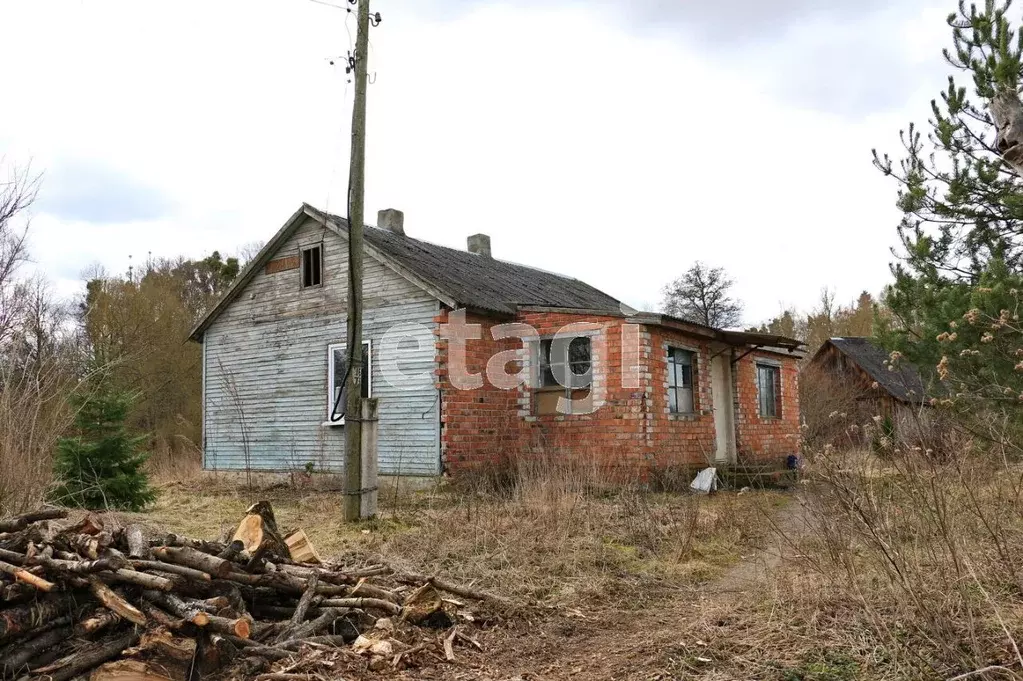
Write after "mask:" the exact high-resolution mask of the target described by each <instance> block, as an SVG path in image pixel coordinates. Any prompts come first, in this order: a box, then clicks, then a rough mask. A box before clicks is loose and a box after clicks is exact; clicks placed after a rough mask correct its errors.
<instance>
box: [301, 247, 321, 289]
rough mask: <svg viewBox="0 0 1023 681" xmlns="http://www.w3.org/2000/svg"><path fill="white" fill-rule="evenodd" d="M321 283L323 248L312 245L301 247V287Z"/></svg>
mask: <svg viewBox="0 0 1023 681" xmlns="http://www.w3.org/2000/svg"><path fill="white" fill-rule="evenodd" d="M322 283H323V248H322V247H321V246H313V247H311V248H304V249H302V288H309V287H310V286H319V285H320V284H322Z"/></svg>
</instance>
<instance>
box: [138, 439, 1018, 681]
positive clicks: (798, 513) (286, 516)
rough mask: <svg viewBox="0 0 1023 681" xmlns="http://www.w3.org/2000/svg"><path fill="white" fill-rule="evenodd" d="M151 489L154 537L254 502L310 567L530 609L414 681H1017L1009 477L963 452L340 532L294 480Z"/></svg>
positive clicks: (842, 460) (519, 502)
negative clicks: (392, 575)
mask: <svg viewBox="0 0 1023 681" xmlns="http://www.w3.org/2000/svg"><path fill="white" fill-rule="evenodd" d="M159 492H160V494H159V499H158V501H157V503H156V505H155V506H154V507H153V508H152V509H151V510H150V511H149V512H147V513H144V514H139V515H138V518H139V519H141V520H142V521H143V522H146V523H149V524H151V525H153V526H158V527H160V528H162V529H164V530H172V531H179V532H183V533H186V534H189V535H192V536H196V537H210V538H213V537H217V536H219V535H220V534H221V533H222V531H223V530H224V529H225V528H228V529H229V528H232V527H233V526H234V525H235V524H236V523H237V521H238V519H239V518H240V517H241V516H242V514H243V513H244V510H245V508H246V507H247V506H248V505H249V504H250V503H252V502H253V501H256V500H259V499H266V500H268V501H270V502H272V504H273V505H274V508H275V510H276V512H277V516H278V522H279V524H280V525H281V526H282V527H283V528H294V527H302V528H304V529H305V530H306V532H307V533H308V534H309V536H310V537H311V539H312V541H313V542H314V543H315V545H316V546H317V547H318V549H319V551H320V552H321V554H323V555H325V556H339V557H343V558H344V559H345V560H350V561H361V560H384V561H387V562H389V563H392V564H394V565H395V566H396V567H402V568H411V569H414V570H416V571H423V572H435V573H439V574H443V575H444V576H446V577H448V578H450V579H452V580H454V581H459V582H463V583H471V584H474V585H477V586H479V587H482V588H485V589H488V590H491V591H494V592H496V593H499V594H501V595H503V596H506V597H508V598H510V599H512V600H513V601H515V602H517V603H520V604H523V605H527V606H529V607H528V608H526V611H525V612H524V613H523V614H521V616H520V617H518V618H511V619H501V620H499V621H494V622H491V623H490V624H488V625H487V626H485V627H483V628H481V629H480V630H479V631H478V632H476V633H477V634H478V635H479V639H480V641H481V642H482V643H483V644H484V647H485V651H486V652H485V653H480V654H479V655H478V656H477V657H476V658H471V659H470V660H468V661H461V660H460V662H459V664H458V665H451V666H440V667H439V668H438V669H436V670H433V671H431V672H430V674H432V675H427V676H421V677H417V678H438V679H440V678H443V679H448V678H451V679H455V678H457V679H460V680H461V681H470V680H472V681H474V680H476V679H480V680H482V679H488V680H492V679H503V678H509V677H513V676H514V675H515V674H509V673H507V672H508V671H509V670H512V671H514V672H515V673H516V674H519V675H521V676H522V678H523V679H532V678H536V679H546V678H555V679H557V678H587V679H631V678H637V679H670V678H694V679H701V680H703V681H717V680H718V679H722V680H723V679H738V678H757V679H767V680H770V681H853V680H854V679H904V678H910V679H932V678H945V679H951V678H956V677H957V676H960V675H964V674H966V675H968V676H962V678H963V679H966V678H984V679H1023V655H1021V654H1020V653H1019V650H1018V646H1017V644H1016V640H1017V638H1018V637H1019V633H1020V632H1021V631H1023V598H1021V595H1020V594H1023V570H1021V569H1020V568H1019V567H1018V565H1019V560H1018V557H1019V556H1020V555H1023V504H1021V503H1020V500H1021V499H1023V468H1021V467H1020V466H1019V465H1018V464H1015V463H1011V462H1006V461H1002V460H998V459H993V458H984V457H981V456H979V455H978V454H976V453H974V452H964V456H962V457H961V458H951V459H937V458H934V457H931V456H929V455H927V454H926V453H924V452H902V453H900V455H899V456H896V457H887V458H879V457H877V456H875V455H873V454H870V453H868V452H852V453H835V452H831V453H828V454H827V455H821V456H818V457H816V459H815V460H814V461H811V462H810V463H809V464H808V467H807V469H806V471H805V479H804V482H803V484H801V485H800V486H799V491H798V493H796V494H792V493H783V492H769V491H754V492H748V493H745V494H740V493H735V492H722V493H718V494H714V495H711V496H709V497H697V496H692V495H689V494H687V493H682V494H671V493H655V492H650V491H644V490H642V489H640V488H639V487H638V486H633V485H624V486H623V485H620V484H612V482H611V481H609V480H605V479H601V477H600V475H599V473H597V472H595V471H592V470H586V469H578V468H571V467H565V468H561V467H557V466H554V467H548V468H542V469H537V470H530V471H525V472H521V471H520V474H519V475H518V476H516V477H515V478H514V480H512V481H510V482H506V483H505V484H504V485H503V486H498V487H496V488H495V487H494V486H486V485H482V484H477V485H472V484H462V485H460V486H459V487H454V486H452V485H450V484H448V483H443V484H438V485H434V486H430V487H428V488H426V489H419V490H413V489H397V490H396V489H393V488H391V487H385V488H384V489H382V490H381V496H380V502H381V512H380V515H379V517H378V518H377V519H376V520H373V521H370V522H365V523H360V524H357V525H345V524H344V523H342V522H340V520H339V519H340V517H341V512H340V499H341V495H340V494H339V493H338V492H337V491H330V490H317V489H312V488H310V486H309V485H308V484H307V483H303V481H301V480H298V481H297V484H276V485H269V486H267V485H263V486H257V487H255V488H253V489H246V488H245V487H244V486H239V484H238V480H237V479H230V480H225V479H215V478H195V479H192V480H190V481H188V482H174V483H166V484H162V485H160V487H159ZM988 667H995V668H996V669H993V670H991V669H989V670H988V671H986V672H984V673H982V674H974V675H972V676H971V675H970V674H971V673H972V672H974V671H976V670H980V669H986V668H988Z"/></svg>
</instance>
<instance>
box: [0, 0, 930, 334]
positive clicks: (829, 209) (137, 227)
mask: <svg viewBox="0 0 1023 681" xmlns="http://www.w3.org/2000/svg"><path fill="white" fill-rule="evenodd" d="M43 4H44V3H32V2H28V1H27V0H22V1H16V0H7V1H6V2H4V3H2V4H0V23H3V24H4V25H6V26H18V27H19V29H18V31H16V32H14V33H12V34H11V35H10V36H9V39H6V40H5V41H4V42H3V43H0V59H2V60H3V62H4V63H8V64H10V63H15V62H16V63H18V64H19V65H20V68H18V69H15V70H13V71H11V73H10V74H8V75H7V76H5V78H6V79H7V80H8V91H10V92H17V93H18V97H17V100H16V101H15V102H13V104H5V105H4V106H2V107H0V131H6V135H7V137H6V138H5V137H3V136H2V135H3V134H4V133H2V132H0V149H4V148H5V147H6V149H7V155H8V159H9V160H11V159H17V160H24V159H27V158H30V157H31V158H33V159H34V166H35V167H36V168H37V169H42V170H45V169H46V168H51V167H55V166H57V165H59V163H60V162H61V161H62V160H63V159H69V158H73V159H76V162H79V161H80V162H81V164H84V165H85V166H86V167H89V166H90V164H91V166H92V167H96V168H113V169H116V170H117V171H118V172H119V173H123V174H124V177H125V178H126V183H125V186H126V187H129V188H130V187H131V186H137V187H145V188H147V189H151V190H152V191H153V192H156V193H157V195H158V196H160V197H164V198H165V199H166V200H167V201H168V202H169V203H170V204H172V205H173V206H174V210H173V211H172V212H170V213H169V214H161V215H158V216H155V217H156V218H157V219H154V220H149V221H141V222H140V221H138V220H136V219H134V216H133V215H132V214H131V213H132V212H131V211H128V214H127V215H126V216H123V219H113V220H109V221H106V222H103V223H101V224H97V223H96V222H95V221H93V222H84V221H80V220H79V221H74V220H72V219H69V217H68V216H64V217H61V216H60V215H58V213H60V212H59V211H53V212H50V211H47V212H43V211H45V210H46V203H45V201H43V202H41V203H40V206H39V208H38V211H37V212H39V215H38V216H37V217H38V219H37V220H36V221H35V224H34V232H35V233H34V236H33V244H34V245H35V256H36V260H37V261H38V263H39V265H40V267H41V268H43V269H45V270H47V271H50V272H51V273H53V274H54V276H57V277H59V278H61V279H62V280H63V281H62V282H61V283H62V288H63V290H70V288H71V286H72V281H71V280H72V278H73V275H72V274H70V273H72V272H76V271H79V270H80V269H82V268H83V267H84V266H85V265H87V264H89V262H91V261H93V260H99V261H100V262H102V263H103V264H104V265H105V266H106V267H107V268H108V269H110V270H112V271H123V270H124V269H125V268H126V267H127V258H128V255H133V256H134V257H135V259H136V262H137V261H138V260H139V259H141V258H144V257H145V256H146V253H148V252H150V251H151V252H153V253H154V254H155V255H168V256H170V255H178V254H186V255H201V254H203V253H207V252H209V251H212V250H213V249H220V250H221V251H223V250H226V249H230V248H232V247H234V246H237V245H239V244H242V243H246V242H251V241H253V240H261V239H266V238H268V237H269V236H270V235H271V234H272V233H273V232H274V230H276V229H277V227H279V226H280V224H281V223H282V222H283V221H284V220H285V218H287V216H288V215H290V214H291V213H292V212H293V211H294V210H295V209H296V208H297V207H298V205H299V204H300V202H301V201H309V202H310V203H313V204H314V205H317V206H319V207H322V208H327V209H328V210H331V211H333V212H339V213H343V212H344V205H343V201H344V195H345V185H346V178H347V145H348V115H349V107H350V104H351V92H350V88H348V90H349V91H348V93H347V98H346V97H345V92H346V79H347V78H346V76H345V74H344V71H343V68H341V67H339V66H335V67H331V66H330V65H329V64H328V62H327V60H328V59H329V58H330V57H335V56H338V55H341V54H344V53H345V52H346V51H347V50H348V33H347V31H346V28H345V21H344V19H345V13H344V12H341V11H338V10H335V9H332V8H329V7H324V6H322V5H319V4H314V3H311V2H308V1H303V0H274V1H269V0H268V1H265V2H240V1H239V0H225V1H222V2H217V3H208V2H205V3H202V2H198V1H197V0H190V1H188V0H186V1H183V2H178V3H170V4H167V3H164V4H151V3H138V2H114V1H108V2H100V1H99V0H80V1H77V2H71V1H68V2H51V3H45V7H43V6H42V5H43ZM339 4H343V3H339ZM374 9H375V10H379V11H380V12H381V13H382V14H383V16H384V22H383V23H382V24H381V26H380V27H379V28H376V29H374V30H373V33H372V41H373V51H372V54H371V65H370V67H371V71H372V72H374V73H375V84H374V85H373V86H371V87H370V110H369V113H370V119H369V149H368V153H369V162H368V184H367V204H368V208H369V209H370V214H369V219H370V221H372V218H373V215H374V214H375V211H376V209H378V208H385V207H391V206H393V207H397V208H402V209H404V210H405V211H406V216H407V217H406V231H407V233H408V234H410V235H411V236H415V237H418V238H423V239H426V240H430V241H435V242H438V243H444V244H447V245H452V246H457V247H462V248H464V246H465V241H464V239H465V236H466V235H468V234H472V233H475V232H478V231H483V232H487V233H489V234H490V235H491V236H492V238H493V244H494V252H495V255H496V256H497V257H502V258H505V259H508V260H514V261H517V262H523V263H527V264H532V265H536V266H538V267H542V268H545V269H551V270H557V271H564V272H567V273H569V274H572V275H575V276H577V277H579V278H580V279H583V280H586V281H588V282H590V283H592V284H594V285H595V286H597V287H599V288H601V289H603V290H605V291H607V292H609V293H611V294H614V295H617V296H619V297H621V298H623V299H624V300H625V301H626V302H629V303H631V304H633V305H640V306H643V307H648V306H649V305H648V304H649V303H650V302H651V301H656V300H657V299H658V298H659V289H660V287H661V286H662V285H663V284H664V283H665V282H666V281H668V280H669V279H671V278H673V277H675V276H677V275H678V274H680V273H681V271H682V270H684V269H685V268H686V267H688V265H689V264H691V263H692V262H693V261H694V260H696V259H702V260H705V261H707V262H709V263H713V264H719V265H723V266H725V267H726V268H727V269H728V270H729V272H730V273H731V274H732V275H733V276H734V277H735V278H736V279H737V281H738V289H739V290H738V293H739V294H740V295H741V297H742V298H744V299H745V300H746V302H747V313H748V317H749V321H756V320H759V319H761V318H763V317H767V316H769V315H771V314H773V313H775V312H776V311H777V309H778V306H779V303H794V304H797V305H801V306H809V305H811V304H812V303H813V302H814V300H815V299H816V297H817V293H818V291H819V289H820V288H821V287H823V286H832V287H834V288H835V289H836V290H837V292H838V295H839V298H840V299H851V298H852V297H854V296H855V295H856V294H857V293H858V292H859V290H860V289H863V288H866V289H869V290H872V291H876V290H878V289H880V287H881V286H882V285H883V284H884V282H885V281H886V280H887V276H888V273H887V263H888V261H889V259H890V258H889V256H888V248H889V247H890V245H892V243H893V242H894V237H895V230H894V226H895V224H896V222H897V214H896V212H895V210H894V208H893V207H892V204H893V201H894V187H893V186H892V185H891V184H890V183H888V182H886V181H885V180H884V179H883V178H881V176H880V174H879V173H878V172H877V171H875V170H874V169H873V168H872V167H871V165H870V148H871V147H873V146H878V145H880V146H882V147H885V148H889V149H891V148H892V146H893V143H894V142H895V141H896V137H895V132H896V131H897V129H898V128H899V127H900V126H902V125H904V124H905V120H906V119H907V118H908V116H909V115H910V114H914V117H916V118H917V119H918V120H919V119H922V118H923V116H924V115H926V109H925V108H924V105H925V104H926V102H927V101H928V100H929V99H930V98H931V97H932V96H933V95H934V94H935V90H934V88H933V86H932V84H931V83H930V82H928V83H920V84H919V86H916V87H914V88H913V90H914V92H913V95H912V97H911V98H910V100H911V101H914V102H917V103H918V105H917V106H916V107H915V108H914V109H912V110H910V111H906V112H903V111H897V112H895V113H889V114H885V115H882V116H867V115H865V114H860V115H859V116H851V117H838V116H832V115H826V114H822V113H818V112H815V111H813V110H804V109H802V108H800V107H798V106H794V105H793V104H791V103H790V102H789V101H788V100H786V98H785V97H784V96H782V94H781V93H780V92H779V91H778V89H777V88H775V87H773V86H772V85H770V83H771V79H770V78H768V77H767V76H766V75H765V73H764V72H762V71H758V70H756V69H753V70H748V69H739V68H737V67H736V62H735V61H734V60H731V61H728V62H727V63H724V62H721V61H719V60H717V59H715V58H714V57H713V56H711V55H708V54H707V53H706V51H702V50H697V49H695V48H692V49H690V48H688V47H687V46H686V45H685V43H684V41H680V40H678V39H677V38H674V37H670V36H662V37H652V36H651V35H649V34H647V35H638V34H636V33H635V32H634V31H631V30H630V29H629V27H627V26H622V25H619V24H620V22H616V20H615V16H614V15H613V14H608V13H604V12H596V11H590V10H588V9H587V8H586V7H584V6H582V5H565V6H561V7H555V8H550V7H543V6H536V5H533V6H527V7H526V8H525V9H522V8H519V7H516V6H511V5H493V6H487V5H480V6H478V7H476V8H475V9H472V10H471V11H467V12H463V13H459V14H454V15H451V16H447V17H441V16H433V18H431V15H425V16H424V15H422V14H421V13H420V14H413V13H411V12H408V11H406V9H405V8H403V6H402V3H399V2H397V1H394V2H388V1H387V0H378V1H377V2H375V4H374ZM913 21H914V22H915V23H911V24H906V29H905V30H907V31H909V30H915V31H917V32H918V34H914V35H920V36H923V35H925V34H926V35H927V36H929V35H930V33H929V31H932V30H934V28H933V26H931V25H930V24H929V23H928V24H927V26H926V27H925V26H924V25H923V23H922V22H921V20H919V19H914V20H913ZM351 23H354V22H351ZM352 30H354V28H352ZM937 30H938V31H939V32H940V31H941V27H940V26H939V27H938V29H937ZM930 40H931V39H930V38H929V37H927V38H924V37H920V38H919V39H917V40H916V41H915V42H913V43H912V45H913V46H914V49H919V46H920V45H923V44H927V43H929V42H930ZM909 49H910V48H907V50H909ZM921 51H922V50H921ZM900 54H901V56H902V58H906V59H915V58H917V55H916V54H915V53H913V54H908V53H907V54H902V53H899V52H896V55H897V56H898V55H900ZM807 58H808V59H812V58H813V57H812V55H807ZM931 59H932V60H940V55H939V54H938V53H937V52H934V53H933V54H932V55H931ZM870 68H871V69H872V70H873V71H872V73H871V75H870V77H871V78H875V79H883V78H884V77H885V76H886V74H885V73H878V72H877V71H878V69H880V70H882V71H883V70H884V68H883V67H882V66H878V65H877V64H873V65H871V66H870ZM775 75H777V74H775ZM840 77H841V74H836V78H840ZM864 77H865V76H864ZM868 80H869V79H868ZM11 81H13V82H11ZM765 84H766V85H765ZM939 84H940V83H939ZM11 85H13V87H11ZM917 113H920V114H921V115H919V116H916V115H915V114H917ZM127 180H130V182H128V181H127ZM48 190H49V187H48V186H47V185H46V184H44V187H43V191H44V199H45V192H47V191H48ZM125 191H130V189H126V190H125ZM115 194H116V192H115ZM124 200H125V203H126V204H129V205H131V204H132V202H133V201H134V198H132V197H127V196H126V197H124ZM71 217H74V216H71ZM643 303H647V304H646V305H643Z"/></svg>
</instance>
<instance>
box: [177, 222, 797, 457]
mask: <svg viewBox="0 0 1023 681" xmlns="http://www.w3.org/2000/svg"><path fill="white" fill-rule="evenodd" d="M347 276H348V270H347V223H346V222H345V220H344V218H340V217H337V216H333V215H330V214H327V213H323V212H321V211H319V210H317V209H315V208H313V207H311V206H309V205H303V206H302V208H300V209H299V210H298V211H297V212H296V213H295V214H294V215H292V216H291V218H290V219H289V220H288V221H287V222H286V223H285V224H284V226H283V227H281V228H280V230H279V231H278V232H277V234H275V235H274V236H273V238H272V239H271V240H270V241H269V242H268V243H267V244H266V246H265V247H264V248H263V249H262V250H261V251H260V253H259V254H258V255H257V256H256V257H255V258H254V259H253V261H252V262H251V263H249V265H248V266H247V267H246V268H245V270H244V271H243V272H242V273H241V275H240V276H239V277H238V280H237V281H236V282H235V284H234V285H233V286H232V287H231V288H230V289H229V290H228V291H227V293H226V294H225V295H224V297H223V298H222V299H221V300H220V301H219V302H218V304H217V305H216V306H215V307H214V308H213V309H212V310H211V311H210V312H209V313H208V314H207V315H206V316H205V317H204V318H203V319H202V320H201V321H200V322H199V324H198V325H197V326H196V328H195V330H194V331H193V333H192V335H191V338H192V340H195V341H197V342H200V343H201V344H202V349H203V352H202V357H203V378H202V380H203V390H202V400H203V452H204V466H205V467H206V468H207V469H227V470H231V469H245V468H250V469H255V470H277V471H280V470H294V469H299V468H303V467H306V466H310V465H311V466H313V467H315V468H316V469H318V470H328V471H331V470H333V471H337V470H340V469H341V467H342V466H343V461H344V452H343V449H344V415H343V414H342V413H340V412H339V408H338V405H339V404H340V405H341V409H342V410H343V405H344V399H343V397H342V395H341V386H342V385H343V383H344V375H345V368H344V365H345V352H344V349H345V332H346V310H345V299H346V296H347ZM363 278H364V283H363V291H364V306H365V310H364V322H363V336H364V338H363V355H362V356H363V359H364V363H365V366H364V369H363V381H362V391H363V395H364V396H366V397H373V398H377V399H378V405H379V412H378V413H379V426H378V456H379V467H380V471H381V473H385V474H402V475H436V474H439V473H442V472H450V473H457V472H459V471H464V470H467V469H471V468H475V467H480V466H485V465H487V464H493V463H496V462H500V461H502V460H503V459H504V458H505V457H509V456H515V455H527V454H530V453H538V452H550V453H555V454H562V453H564V454H568V455H576V456H582V457H586V458H587V459H588V460H596V461H600V462H603V463H609V464H614V465H626V466H637V467H641V468H642V467H651V466H669V465H686V466H701V465H705V464H707V463H708V462H717V463H718V464H724V465H727V464H734V463H736V462H764V463H768V462H775V461H782V460H784V459H785V458H786V457H787V456H788V455H790V454H793V453H795V452H796V451H797V450H798V447H799V389H798V369H797V362H798V360H799V359H800V358H801V357H802V356H803V355H802V344H801V343H800V342H799V341H796V340H793V339H789V338H785V337H781V336H774V335H769V334H762V333H747V332H739V331H729V330H722V329H715V328H710V327H706V326H701V325H699V324H693V323H689V322H686V321H683V320H680V319H675V318H672V317H668V316H665V315H661V314H654V313H634V312H632V311H631V310H628V309H627V308H625V307H624V306H623V305H622V304H621V303H620V302H619V301H618V300H617V299H615V298H613V297H612V296H610V295H607V294H605V293H603V292H601V291H599V290H597V289H595V288H593V287H591V286H589V285H587V284H585V283H583V282H581V281H578V280H576V279H572V278H570V277H568V276H562V275H558V274H553V273H550V272H546V271H543V270H538V269H534V268H531V267H526V266H523V265H517V264H513V263H510V262H506V261H503V260H500V259H498V258H495V257H493V255H492V254H491V245H490V239H489V237H487V236H486V235H482V234H477V235H474V236H471V237H469V239H468V250H467V251H461V250H457V249H452V248H447V247H443V246H438V245H434V244H431V243H428V242H425V241H420V240H417V239H413V238H411V237H409V236H406V235H405V232H404V224H403V215H402V214H401V213H400V212H399V211H395V210H387V211H381V212H380V215H379V219H378V226H377V227H367V228H366V230H365V257H364V273H363ZM567 325H573V326H571V327H569V326H567ZM566 328H567V329H568V330H567V331H566V330H565V329H566ZM556 334H557V335H556Z"/></svg>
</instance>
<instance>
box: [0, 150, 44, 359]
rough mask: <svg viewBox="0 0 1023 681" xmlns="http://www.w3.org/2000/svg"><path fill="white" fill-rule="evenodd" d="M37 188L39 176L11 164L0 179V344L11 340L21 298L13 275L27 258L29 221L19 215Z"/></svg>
mask: <svg viewBox="0 0 1023 681" xmlns="http://www.w3.org/2000/svg"><path fill="white" fill-rule="evenodd" d="M2 165H3V159H2V158H0V167H2ZM38 189H39V177H38V176H36V175H32V174H31V172H30V171H29V169H28V168H17V167H11V168H9V169H8V171H7V179H6V180H0V345H3V344H4V343H5V342H6V341H8V340H9V339H10V335H11V332H12V330H13V326H14V324H15V322H16V320H17V319H18V317H19V311H20V307H21V304H22V302H23V300H24V299H23V297H22V296H20V295H17V291H16V290H15V288H16V286H17V284H16V282H15V274H16V273H17V271H18V269H19V268H20V267H21V266H22V265H23V264H24V263H25V262H26V261H27V260H28V243H27V241H26V237H27V235H28V221H27V220H25V221H22V220H21V218H20V215H21V213H23V212H24V211H25V210H26V209H28V207H29V206H31V205H32V202H33V201H35V198H36V193H37V191H38Z"/></svg>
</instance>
